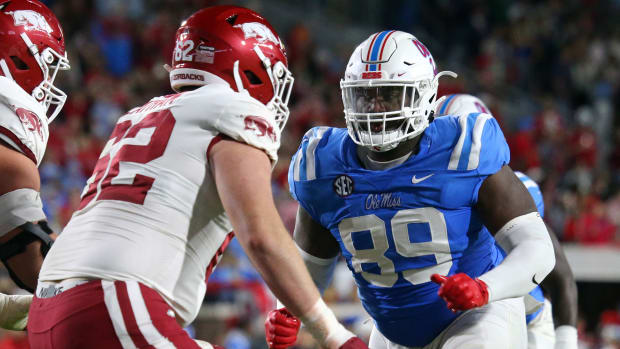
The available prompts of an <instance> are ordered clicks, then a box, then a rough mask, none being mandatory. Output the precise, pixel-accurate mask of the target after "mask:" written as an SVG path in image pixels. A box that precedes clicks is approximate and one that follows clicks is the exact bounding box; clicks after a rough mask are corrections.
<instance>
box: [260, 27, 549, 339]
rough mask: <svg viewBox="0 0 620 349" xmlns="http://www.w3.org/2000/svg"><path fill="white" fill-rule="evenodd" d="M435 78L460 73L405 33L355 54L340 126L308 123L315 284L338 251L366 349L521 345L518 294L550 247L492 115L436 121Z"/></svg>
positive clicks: (306, 170)
mask: <svg viewBox="0 0 620 349" xmlns="http://www.w3.org/2000/svg"><path fill="white" fill-rule="evenodd" d="M442 75H455V74H454V73H452V74H450V72H438V70H437V68H436V66H435V61H434V59H433V56H432V55H431V53H430V52H429V50H428V49H427V48H426V46H425V45H424V44H422V43H421V42H420V41H419V40H418V39H417V38H416V37H415V36H413V35H411V34H409V33H404V32H400V31H395V30H385V31H382V32H378V33H375V34H373V35H371V36H370V37H369V38H368V39H366V40H365V41H364V42H362V43H361V44H360V45H359V46H358V47H357V48H356V49H355V51H354V52H353V54H352V55H351V58H350V60H349V62H348V64H347V67H346V71H345V73H344V77H343V79H342V80H341V83H340V87H341V90H342V96H343V104H344V115H345V120H346V123H347V129H340V128H332V127H315V128H313V129H311V130H309V131H308V132H307V133H306V135H305V136H304V138H303V140H302V142H301V145H300V147H299V150H298V152H297V153H296V154H295V156H294V158H293V160H292V161H291V167H290V169H289V185H290V189H291V194H292V195H293V197H294V198H295V199H296V200H297V201H298V202H299V204H300V206H299V210H298V214H297V221H296V225H295V241H296V242H297V244H298V247H299V249H300V250H301V251H302V256H303V257H304V261H305V262H306V265H307V266H308V269H309V270H310V272H311V275H312V276H313V279H314V281H315V283H316V284H317V285H320V287H321V288H324V287H325V286H326V285H327V284H328V283H329V281H330V278H331V275H332V272H333V265H334V263H335V261H336V260H337V258H338V256H339V254H340V255H342V256H343V257H344V259H345V260H346V262H347V266H348V268H349V269H350V270H351V272H352V274H353V276H354V278H355V281H356V284H357V286H358V294H359V296H360V300H361V302H362V305H363V306H364V308H365V309H366V311H367V312H368V313H369V315H370V316H371V317H372V318H373V322H374V328H373V331H372V333H371V336H370V340H369V347H370V348H372V349H375V348H376V349H400V348H404V347H415V348H424V349H440V348H441V349H457V348H458V349H461V348H515V349H516V348H518V349H522V348H525V347H526V346H527V335H526V327H525V310H524V303H523V299H522V297H523V296H524V295H526V294H527V293H528V292H530V291H531V290H532V289H533V288H534V287H535V286H536V285H537V284H538V283H539V282H540V281H542V280H543V279H544V278H545V276H546V275H547V274H548V273H549V272H550V271H551V270H552V269H553V266H554V263H555V258H554V254H553V246H552V242H551V241H550V238H549V235H548V234H547V230H546V227H545V225H544V222H543V221H542V219H541V217H540V215H539V213H538V212H537V209H536V205H535V204H534V202H533V200H532V198H531V196H530V195H529V193H528V191H527V190H526V188H525V187H524V186H523V184H522V183H521V182H520V181H519V179H518V178H517V177H516V176H515V174H514V172H513V171H512V170H511V169H510V167H509V166H508V163H509V155H510V153H509V149H508V145H507V143H506V140H505V138H504V135H503V133H502V131H501V129H500V128H499V126H498V124H497V122H496V120H495V119H494V118H493V117H492V116H491V115H488V114H485V113H476V114H471V115H464V116H458V117H457V116H446V117H443V118H434V111H435V106H436V104H437V101H436V96H437V88H438V83H439V82H438V80H439V77H441V76H442ZM485 227H486V228H488V231H489V232H490V233H491V234H489V232H486V231H485V230H484V229H485ZM492 235H493V236H494V237H495V239H493V238H492ZM495 241H497V242H498V243H499V244H500V245H501V246H502V248H503V249H504V250H505V252H506V254H507V255H506V257H505V258H503V256H502V255H501V254H500V251H499V249H498V248H497V247H496V246H495ZM274 313H275V314H278V313H281V310H274V311H273V312H272V313H271V314H274ZM276 320H277V319H276ZM266 327H267V328H268V329H270V330H271V331H284V330H285V329H289V330H290V329H293V328H294V327H293V326H289V324H288V322H287V321H270V322H269V323H267V324H266ZM287 337H288V338H287V339H289V340H290V339H292V338H293V337H294V336H292V335H288V336H287ZM287 343H289V344H290V343H291V342H290V341H289V342H287ZM272 348H275V347H274V346H272Z"/></svg>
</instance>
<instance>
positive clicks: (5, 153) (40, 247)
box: [0, 142, 55, 292]
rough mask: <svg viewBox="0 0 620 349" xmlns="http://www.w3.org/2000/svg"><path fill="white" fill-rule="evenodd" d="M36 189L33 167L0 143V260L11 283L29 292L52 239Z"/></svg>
mask: <svg viewBox="0 0 620 349" xmlns="http://www.w3.org/2000/svg"><path fill="white" fill-rule="evenodd" d="M39 189H40V178H39V171H38V170H37V166H36V165H35V164H34V163H33V162H32V161H31V160H30V159H29V158H28V157H26V156H25V155H24V154H22V153H20V152H18V151H16V150H13V149H11V148H9V147H8V146H7V145H5V144H3V143H1V142H0V212H2V217H0V259H1V260H2V262H3V263H4V265H5V266H6V267H7V269H8V270H9V273H10V276H11V278H12V279H13V281H15V283H16V284H17V285H18V286H20V287H21V288H24V289H26V290H28V291H30V292H33V291H34V289H35V288H36V285H37V279H38V276H39V270H40V269H41V265H42V263H43V258H44V254H45V253H46V252H47V250H48V249H49V246H50V245H51V241H52V240H53V239H54V238H55V235H54V234H51V231H50V230H49V228H47V225H46V224H45V215H44V213H43V209H42V204H41V199H40V197H39ZM39 221H41V224H38V223H37V222H39ZM50 234H51V235H50Z"/></svg>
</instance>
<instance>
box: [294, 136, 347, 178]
mask: <svg viewBox="0 0 620 349" xmlns="http://www.w3.org/2000/svg"><path fill="white" fill-rule="evenodd" d="M347 137H348V134H347V130H346V129H342V128H335V127H327V126H318V127H313V128H311V129H310V130H308V131H307V132H306V134H305V135H304V136H303V138H302V140H301V143H300V145H299V148H298V149H297V152H296V153H295V155H293V158H292V159H291V165H290V168H289V181H295V182H299V181H312V180H315V179H317V178H321V177H325V176H328V175H329V173H332V172H342V171H341V169H342V167H343V166H344V159H343V145H344V142H345V141H346V139H347Z"/></svg>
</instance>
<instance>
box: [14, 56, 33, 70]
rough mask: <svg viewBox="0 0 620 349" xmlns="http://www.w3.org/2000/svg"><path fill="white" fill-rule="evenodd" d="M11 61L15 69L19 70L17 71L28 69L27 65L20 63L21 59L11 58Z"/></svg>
mask: <svg viewBox="0 0 620 349" xmlns="http://www.w3.org/2000/svg"><path fill="white" fill-rule="evenodd" d="M11 61H13V64H15V67H16V68H17V69H19V70H28V69H30V67H29V66H28V64H26V62H24V61H22V60H21V58H19V57H17V56H11Z"/></svg>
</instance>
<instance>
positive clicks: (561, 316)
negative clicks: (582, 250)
mask: <svg viewBox="0 0 620 349" xmlns="http://www.w3.org/2000/svg"><path fill="white" fill-rule="evenodd" d="M547 230H548V231H549V236H550V237H551V242H552V243H553V250H554V252H555V267H554V268H553V270H552V271H551V273H549V275H547V277H546V278H545V280H544V281H543V282H542V283H541V286H542V287H543V288H544V289H545V291H547V293H548V294H549V295H550V296H551V304H552V305H553V307H552V309H553V318H554V324H555V327H556V334H555V336H556V346H555V347H556V348H565V347H566V348H573V347H574V348H576V343H577V283H576V282H575V278H574V277H573V271H572V270H571V268H570V265H569V264H568V261H567V260H566V255H565V254H564V250H563V249H562V245H560V242H559V241H558V238H557V236H556V235H555V233H554V232H553V231H552V230H551V229H549V227H547ZM568 343H572V346H569V345H568Z"/></svg>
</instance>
